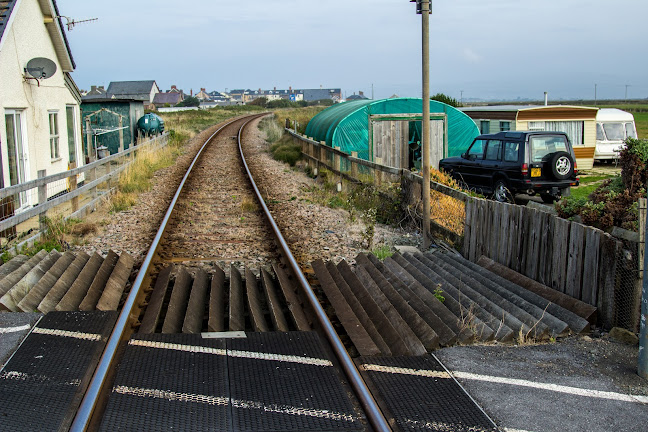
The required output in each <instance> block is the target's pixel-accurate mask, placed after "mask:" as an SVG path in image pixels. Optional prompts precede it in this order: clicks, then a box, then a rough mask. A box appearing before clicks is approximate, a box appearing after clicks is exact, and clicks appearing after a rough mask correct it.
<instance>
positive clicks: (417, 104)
mask: <svg viewBox="0 0 648 432" xmlns="http://www.w3.org/2000/svg"><path fill="white" fill-rule="evenodd" d="M422 111H423V110H422V99H420V98H393V99H378V100H372V99H367V100H357V101H350V102H344V103H341V104H336V105H333V106H331V107H329V108H327V109H325V110H324V111H322V112H320V113H319V114H317V115H316V116H315V117H313V118H312V119H311V121H310V122H309V123H308V125H307V126H306V135H307V136H309V137H312V138H313V139H315V140H316V141H324V142H326V144H327V145H329V146H331V147H339V148H340V150H342V151H343V152H345V153H349V154H351V152H352V151H355V152H358V157H359V158H361V159H365V160H370V155H369V117H370V116H371V115H380V114H418V115H421V113H422ZM430 113H445V114H446V116H447V122H448V148H447V152H446V154H447V156H448V157H450V156H458V155H460V154H461V153H463V152H464V151H466V150H467V149H468V146H470V143H472V141H473V139H474V138H475V137H476V136H477V135H479V129H478V128H477V125H475V122H474V121H473V120H472V119H471V118H470V117H468V116H467V115H466V114H464V113H463V112H461V111H459V110H458V109H456V108H454V107H452V106H450V105H447V104H444V103H443V102H437V101H434V100H430ZM416 134H420V122H419V123H418V124H417V125H414V127H412V128H411V129H410V139H415V138H414V137H413V135H416Z"/></svg>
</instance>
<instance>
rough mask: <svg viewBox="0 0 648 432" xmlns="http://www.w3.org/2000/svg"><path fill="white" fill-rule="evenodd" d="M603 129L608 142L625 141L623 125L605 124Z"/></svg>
mask: <svg viewBox="0 0 648 432" xmlns="http://www.w3.org/2000/svg"><path fill="white" fill-rule="evenodd" d="M603 129H604V130H605V135H606V136H607V140H608V141H623V140H624V139H625V128H624V126H623V123H603Z"/></svg>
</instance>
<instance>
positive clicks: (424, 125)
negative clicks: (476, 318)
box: [410, 0, 432, 250]
mask: <svg viewBox="0 0 648 432" xmlns="http://www.w3.org/2000/svg"><path fill="white" fill-rule="evenodd" d="M414 1H416V13H417V14H421V17H422V19H421V27H422V36H423V40H422V42H423V44H422V45H423V52H422V60H423V77H422V78H423V79H422V81H423V97H422V99H423V117H422V119H421V129H423V134H422V135H423V136H422V140H423V161H422V162H423V164H422V167H423V187H422V191H421V194H422V195H423V196H422V198H423V250H428V249H429V248H430V243H431V241H430V240H431V239H430V14H431V13H432V0H410V2H411V3H413V2H414Z"/></svg>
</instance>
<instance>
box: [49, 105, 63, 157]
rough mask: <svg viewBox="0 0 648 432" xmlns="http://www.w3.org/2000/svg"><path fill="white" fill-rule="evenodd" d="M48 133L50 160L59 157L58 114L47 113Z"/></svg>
mask: <svg viewBox="0 0 648 432" xmlns="http://www.w3.org/2000/svg"><path fill="white" fill-rule="evenodd" d="M49 131H50V156H51V157H52V159H59V158H60V157H61V155H60V152H59V128H58V112H50V113H49Z"/></svg>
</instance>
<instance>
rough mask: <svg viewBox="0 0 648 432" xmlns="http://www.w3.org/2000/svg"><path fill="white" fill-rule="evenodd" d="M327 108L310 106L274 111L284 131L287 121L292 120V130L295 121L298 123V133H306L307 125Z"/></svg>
mask: <svg viewBox="0 0 648 432" xmlns="http://www.w3.org/2000/svg"><path fill="white" fill-rule="evenodd" d="M326 108H327V107H325V106H321V105H318V106H310V107H305V108H280V109H276V110H274V114H275V121H276V122H277V124H278V125H279V126H280V127H281V128H282V129H283V128H284V127H286V119H290V128H291V129H292V127H293V120H296V121H297V124H298V126H297V131H298V132H300V133H304V132H305V131H306V125H307V124H308V122H309V121H310V119H312V118H313V117H315V116H316V115H317V114H319V113H320V112H322V111H323V110H324V109H326Z"/></svg>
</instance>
